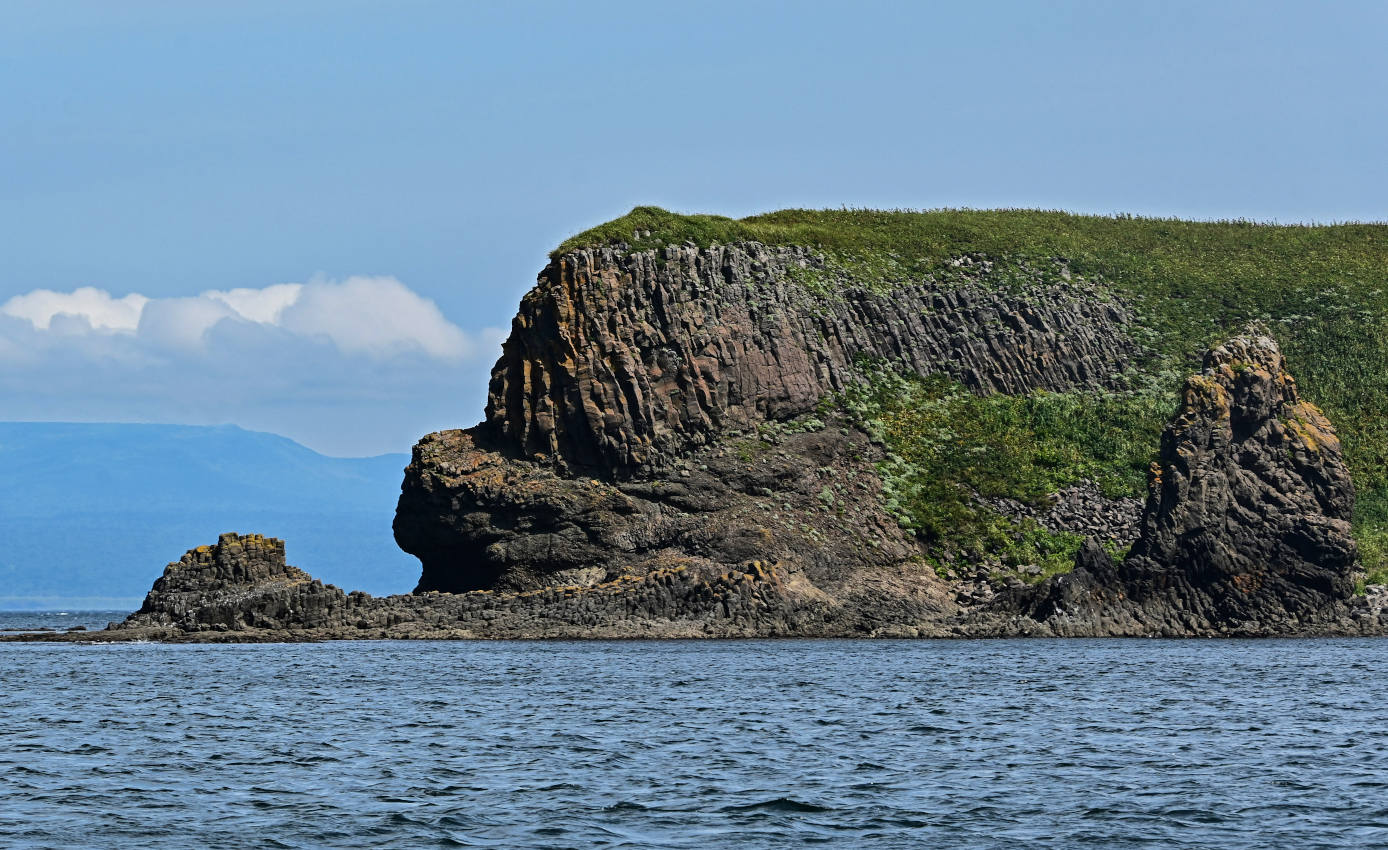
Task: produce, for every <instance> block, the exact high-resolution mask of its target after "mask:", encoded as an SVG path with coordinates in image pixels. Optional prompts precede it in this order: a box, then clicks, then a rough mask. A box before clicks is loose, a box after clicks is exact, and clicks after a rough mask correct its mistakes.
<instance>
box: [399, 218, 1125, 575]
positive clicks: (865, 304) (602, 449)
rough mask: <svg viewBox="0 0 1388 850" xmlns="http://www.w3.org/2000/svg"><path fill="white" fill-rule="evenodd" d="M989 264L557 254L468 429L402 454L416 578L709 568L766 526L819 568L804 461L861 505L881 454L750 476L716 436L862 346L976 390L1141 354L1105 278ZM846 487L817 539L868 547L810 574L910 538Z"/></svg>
mask: <svg viewBox="0 0 1388 850" xmlns="http://www.w3.org/2000/svg"><path fill="white" fill-rule="evenodd" d="M990 270H991V266H987V265H985V264H980V266H979V269H978V271H977V272H976V273H975V274H973V275H972V276H970V275H964V276H962V277H960V278H958V279H954V280H951V281H950V282H947V283H946V282H939V281H933V280H921V281H917V282H914V283H911V282H903V283H900V284H898V285H896V286H893V287H890V288H887V287H878V288H877V289H875V290H870V289H868V288H864V287H863V286H862V285H857V286H855V285H852V282H851V281H850V282H849V283H847V284H844V285H842V286H835V287H833V288H831V289H826V288H824V287H816V286H815V285H814V280H815V279H816V278H815V277H814V276H816V275H819V276H824V275H830V274H833V273H834V272H833V270H832V269H830V268H827V267H826V266H825V261H824V259H823V257H822V256H820V255H818V254H816V253H814V252H812V251H810V250H809V249H807V248H799V247H781V248H771V247H767V246H765V245H761V244H758V243H754V242H753V243H744V244H738V245H724V246H714V247H709V248H694V247H676V246H670V247H667V248H665V249H664V250H663V251H640V252H625V251H622V250H619V249H615V248H596V249H584V250H578V251H574V252H572V253H569V254H566V255H563V256H561V257H559V258H557V259H556V260H555V261H554V262H552V263H551V264H550V265H549V266H548V267H547V268H546V269H545V271H544V272H543V273H542V274H541V275H540V278H539V282H538V283H537V285H536V287H535V288H534V289H533V290H532V291H531V292H530V293H529V294H528V295H526V296H525V298H524V300H523V301H522V303H521V308H520V312H519V314H518V315H517V317H516V319H515V321H514V323H513V327H512V332H511V336H510V338H509V339H508V340H507V341H506V343H505V344H504V346H503V353H502V356H501V359H500V360H499V361H498V362H497V364H496V367H495V368H494V370H493V372H492V380H491V390H490V396H489V401H488V405H487V412H486V420H485V422H484V423H483V424H482V425H480V426H478V427H477V428H474V429H472V430H470V431H467V432H443V433H440V434H433V435H430V436H428V437H425V438H424V439H423V440H422V441H420V443H419V445H417V446H416V447H415V453H414V458H413V460H412V462H411V464H410V467H409V469H408V470H407V471H406V476H405V483H404V487H403V491H402V494H401V498H400V507H399V509H398V511H397V514H396V522H395V532H396V540H397V541H398V542H399V544H400V546H401V547H402V548H403V549H405V550H406V551H407V552H411V553H412V554H415V555H416V556H418V557H419V558H420V560H421V561H422V563H423V574H422V577H421V580H420V584H419V587H418V590H419V591H428V590H441V591H461V590H474V589H479V588H489V587H496V588H517V589H519V588H527V587H532V586H544V585H546V584H566V583H571V582H575V581H577V582H580V583H582V582H596V581H602V580H610V579H612V578H614V577H616V576H618V575H622V574H624V573H627V572H636V573H639V572H641V571H642V570H643V569H645V567H644V566H643V565H644V564H645V563H646V562H647V561H649V560H650V558H652V557H655V556H657V555H659V556H662V557H663V556H666V555H671V554H676V553H677V554H681V555H687V556H691V557H699V558H704V559H707V560H709V562H710V563H712V564H721V565H723V566H726V565H729V564H731V563H734V562H736V561H737V560H739V559H741V558H744V557H749V556H750V555H748V553H747V552H744V551H743V550H744V549H747V548H748V546H749V545H750V544H749V543H748V541H756V540H760V539H763V538H765V539H767V541H768V542H766V543H764V544H758V545H763V546H766V547H770V548H769V549H767V550H765V551H762V552H761V554H762V555H763V556H767V557H774V553H773V552H772V551H771V550H773V549H776V550H779V549H786V550H787V551H790V550H794V552H795V557H794V558H792V559H791V560H792V561H794V562H796V563H807V564H818V563H821V562H823V561H824V560H825V556H824V555H823V552H824V551H825V550H827V549H834V548H842V547H839V546H838V544H833V545H831V544H825V543H822V542H818V541H816V540H815V539H814V538H812V537H805V538H804V540H803V541H801V539H800V538H801V537H802V536H804V535H805V534H807V532H806V531H804V530H803V529H809V530H815V531H816V532H817V533H818V529H819V526H821V525H822V524H823V510H824V508H825V504H824V503H823V501H822V500H819V499H818V498H817V497H818V496H819V494H820V491H821V490H823V488H824V487H825V486H826V482H823V481H820V482H818V483H815V481H812V480H810V479H813V478H815V476H813V475H811V476H809V477H808V478H807V477H806V475H805V472H806V469H805V467H806V466H808V468H809V469H811V470H814V469H821V468H830V467H833V468H835V469H836V470H841V471H842V472H844V473H845V474H848V475H849V476H850V477H851V478H857V477H860V476H865V480H864V483H863V485H862V486H863V487H865V488H867V490H866V491H864V490H858V491H855V498H856V496H857V495H862V493H863V492H876V491H878V490H880V486H881V485H880V481H877V480H876V477H875V473H873V471H872V467H871V463H870V459H869V458H868V456H869V455H872V454H874V453H875V452H877V451H878V450H877V449H876V448H875V447H872V446H867V445H866V443H864V445H863V446H862V447H858V448H853V449H851V453H852V454H853V456H854V460H852V461H851V462H850V461H847V460H844V459H842V458H840V459H838V460H834V461H832V462H828V461H825V460H824V457H822V456H824V455H826V453H827V455H828V456H832V457H839V455H841V454H842V452H841V451H840V450H839V449H835V448H832V447H831V446H832V445H836V444H835V442H834V439H831V438H829V437H825V438H820V439H817V440H815V441H811V442H813V447H811V448H808V449H807V451H808V452H809V454H807V455H804V456H802V457H800V458H799V459H798V460H797V459H790V460H789V461H788V462H787V466H788V471H786V472H785V473H784V475H783V476H782V478H775V479H774V480H765V481H761V482H760V483H758V484H757V485H755V488H754V489H751V490H749V489H746V488H745V487H742V486H741V485H740V482H741V481H743V479H745V478H746V477H747V476H746V471H745V470H742V469H740V468H739V464H737V463H730V462H729V460H728V451H729V446H730V445H731V444H733V443H735V442H738V441H740V440H745V439H747V438H748V437H749V436H751V438H752V439H755V435H756V429H757V428H758V427H759V426H762V425H764V424H767V423H778V422H783V421H786V420H791V419H794V418H795V417H797V416H803V415H806V414H809V413H811V412H813V411H814V410H815V409H816V407H817V406H818V405H820V404H821V403H822V402H823V401H824V400H825V399H826V397H829V396H831V395H832V394H833V393H835V392H836V391H838V390H840V389H842V388H844V387H845V386H847V385H848V384H850V383H852V382H854V381H856V380H858V369H859V366H860V365H861V364H862V359H863V358H869V359H871V360H873V361H877V362H882V361H885V362H889V363H891V364H893V365H894V366H895V367H896V368H901V369H905V370H908V371H913V372H915V373H917V374H920V375H932V374H939V373H945V374H949V375H951V376H953V377H954V378H956V379H957V380H959V381H960V382H962V383H963V384H964V385H966V386H968V387H971V388H973V389H975V390H976V391H979V392H1027V391H1031V390H1036V389H1049V390H1064V389H1071V388H1075V387H1103V386H1109V385H1111V384H1113V383H1115V382H1116V381H1119V380H1121V375H1122V373H1123V372H1124V371H1125V370H1126V368H1127V367H1128V366H1129V365H1130V363H1131V362H1132V360H1133V358H1134V357H1136V356H1137V355H1138V353H1139V349H1138V346H1137V345H1136V344H1135V343H1133V342H1132V340H1131V335H1130V334H1128V333H1127V332H1126V330H1127V327H1128V325H1129V323H1130V322H1131V321H1132V313H1131V310H1130V309H1129V308H1128V306H1127V305H1125V304H1124V303H1123V302H1122V301H1120V300H1118V299H1116V298H1114V297H1112V296H1110V295H1108V294H1107V293H1106V292H1105V290H1104V289H1103V288H1102V287H1100V286H1097V285H1095V284H1092V283H1090V282H1087V281H1084V280H1081V279H1079V278H1076V277H1073V276H1070V275H1069V273H1068V271H1065V270H1064V269H1063V268H1061V269H1060V270H1059V272H1057V274H1056V275H1055V276H1054V277H1055V280H1054V281H1053V282H1052V283H1050V284H1049V285H1045V286H1043V285H1039V284H1036V283H1034V282H1033V283H1028V284H1024V285H1013V284H1010V285H1002V284H1000V283H998V282H996V281H991V280H989V279H988V278H987V275H988V273H989V271H990ZM831 430H832V431H833V432H834V433H837V432H838V429H831ZM835 439H838V438H835ZM845 439H846V438H845ZM802 442H803V441H802ZM850 442H851V441H850ZM859 442H862V441H861V439H860V440H859ZM839 443H844V439H839ZM799 445H800V442H796V443H795V446H799ZM806 445H807V446H809V443H806ZM845 445H846V443H845ZM783 454H784V452H783ZM740 466H741V467H747V466H752V464H748V463H746V462H743V463H741V464H740ZM849 467H852V469H851V470H850V469H849ZM671 479H673V481H671ZM866 479H871V481H870V482H869V481H868V480H866ZM763 491H764V495H763ZM759 496H760V497H762V498H763V499H766V498H771V499H773V500H774V501H775V502H776V503H777V504H778V505H779V506H780V508H781V509H780V510H779V511H777V513H778V514H784V515H786V517H788V518H791V517H793V518H794V519H793V521H789V520H788V521H789V522H790V525H791V526H792V527H793V528H792V530H789V531H784V532H783V533H777V532H772V531H768V530H767V529H768V524H767V523H765V522H763V521H761V520H759V519H756V517H757V514H758V511H759V510H760V509H758V508H756V504H755V503H757V502H758V501H759V499H758V498H757V497H759ZM850 501H853V500H850ZM862 501H864V502H865V504H864V505H863V506H862V510H861V512H860V513H861V517H860V518H854V519H853V520H851V521H850V524H849V526H848V527H847V528H843V527H842V526H841V527H840V528H839V529H837V533H833V532H828V531H827V530H826V533H830V534H832V536H834V537H838V538H842V537H844V536H845V535H847V536H848V537H850V538H851V539H853V540H856V541H859V544H861V541H862V540H864V539H873V540H874V541H876V548H874V549H870V550H869V549H867V548H866V547H863V546H862V545H855V546H853V547H849V548H853V549H855V550H861V551H855V552H844V553H839V557H840V560H838V562H837V566H836V567H835V568H833V569H827V570H825V571H823V572H825V574H826V575H828V574H841V575H845V576H846V575H851V574H854V573H855V572H856V571H858V569H859V568H861V567H871V568H876V567H879V566H881V564H882V563H893V564H901V563H904V562H905V561H907V560H909V559H910V558H911V557H912V555H913V553H914V546H913V545H912V544H911V543H910V541H909V540H907V539H906V538H905V537H904V536H903V535H902V533H901V530H900V529H899V528H898V527H897V526H896V523H895V522H894V521H892V520H891V519H890V518H888V517H886V516H885V515H884V514H883V512H882V511H881V508H880V506H877V505H875V504H874V505H873V506H872V507H869V506H867V505H866V502H869V501H872V500H862ZM836 510H837V511H842V510H844V505H838V507H837V508H836ZM773 524H774V523H773ZM768 535H769V537H768ZM730 540H731V541H740V542H735V543H728V542H727V541H730ZM753 548H754V549H755V546H754V547H753ZM927 572H928V571H927Z"/></svg>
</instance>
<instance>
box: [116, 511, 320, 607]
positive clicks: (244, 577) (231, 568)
mask: <svg viewBox="0 0 1388 850" xmlns="http://www.w3.org/2000/svg"><path fill="white" fill-rule="evenodd" d="M344 596H345V594H343V592H342V591H341V590H338V589H337V588H335V587H333V586H332V585H324V584H323V583H322V582H320V581H318V580H316V579H314V578H313V577H312V576H310V575H309V574H308V573H306V572H304V571H303V570H301V569H299V568H298V567H291V566H289V565H287V564H286V563H285V559H284V542H283V541H281V540H278V539H276V538H274V537H263V536H261V535H259V534H247V535H239V534H234V533H230V534H223V535H221V537H219V538H218V539H217V543H216V544H215V545H212V546H199V547H197V548H196V549H189V550H188V551H187V552H185V553H184V555H183V557H182V558H180V559H178V560H177V561H174V562H173V563H171V564H169V565H168V566H167V567H165V568H164V574H163V575H162V576H160V577H159V578H158V579H156V580H155V582H154V587H153V589H151V590H150V592H149V594H148V595H147V596H146V597H145V602H144V605H142V606H140V610H139V611H137V612H135V613H134V614H131V615H130V617H129V618H127V620H126V622H125V625H126V626H174V627H176V628H178V629H181V630H186V631H199V630H203V629H215V628H221V629H245V628H260V629H279V628H288V627H290V626H299V627H302V626H314V625H322V624H324V623H329V622H332V621H333V620H334V619H335V617H336V614H335V610H334V609H336V608H340V607H341V605H342V599H343V597H344Z"/></svg>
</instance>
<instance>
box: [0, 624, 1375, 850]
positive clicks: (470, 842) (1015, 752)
mask: <svg viewBox="0 0 1388 850" xmlns="http://www.w3.org/2000/svg"><path fill="white" fill-rule="evenodd" d="M120 618H121V615H120V614H118V613H114V612H65V613H64V614H63V615H62V616H59V615H58V614H57V613H56V612H51V613H48V614H32V613H26V614H8V615H3V616H0V629H9V630H14V629H20V628H36V627H40V626H46V627H48V628H55V629H67V628H71V627H73V626H77V625H85V626H87V627H88V628H89V629H93V630H95V629H99V628H100V627H102V626H104V625H105V624H106V622H108V621H110V620H113V619H116V620H118V619H120ZM91 637H92V638H93V639H94V640H97V641H99V639H100V637H101V636H100V635H99V634H96V633H93V634H92V635H91ZM1385 670H1388V641H1385V640H1380V639H1345V640H1340V639H1302V640H1258V641H1243V640H991V641H897V640H874V641H867V640H863V641H852V640H744V641H622V642H618V641H592V642H576V641H555V642H541V641H499V642H417V643H410V642H387V641H361V642H335V643H319V644H256V645H216V646H197V645H164V644H117V643H109V644H103V643H99V642H97V643H92V644H13V643H7V644H0V847H5V848H70V847H101V848H141V850H145V848H188V847H217V848H262V847H276V848H329V847H332V848H336V847H498V848H547V850H548V849H549V848H596V847H602V848H608V847H612V848H616V847H627V848H638V847H639V848H700V850H703V849H704V848H739V849H740V850H745V848H772V847H775V848H785V847H798V846H801V845H828V846H833V847H849V848H853V847H883V848H897V847H902V848H906V847H1026V848H1034V847H1105V848H1124V847H1157V848H1163V850H1165V849H1166V848H1235V847H1237V848H1245V847H1250V848H1251V847H1260V848H1261V847H1296V848H1315V847H1326V848H1331V847H1334V848H1342V847H1386V846H1388V717H1386V714H1388V677H1385V675H1384V671H1385Z"/></svg>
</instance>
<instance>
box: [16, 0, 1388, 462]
mask: <svg viewBox="0 0 1388 850" xmlns="http://www.w3.org/2000/svg"><path fill="white" fill-rule="evenodd" d="M1385 32H1388V4H1384V3H1380V2H1366V3H1352V2H1342V3H1325V4H1307V3H1278V2H1247V3H1244V2H1230V3H1221V2H1198V3H1185V2H1161V3H1108V2H1104V3H1064V2H1057V3H1041V2H1017V3H1005V2H991V3H990V2H970V3H948V4H943V3H942V4H928V3H906V2H901V3H881V2H863V1H862V0H859V2H853V3H815V2H802V3H789V2H787V3H757V2H737V3H724V2H704V3H697V4H689V3H686V4H663V3H651V2H644V3H637V2H620V3H619V2H607V3H603V2H592V3H523V2H508V3H481V2H477V3H465V2H423V0H394V2H390V3H385V2H379V3H367V2H351V0H334V2H295V0H276V2H258V0H239V2H236V3H186V2H175V0H165V2H142V0H122V2H120V3H110V2H106V0H100V2H81V1H80V0H64V2H52V1H51V0H43V2H30V0H7V2H6V3H4V4H3V5H0V69H3V72H2V73H0V249H3V257H4V264H3V272H4V273H3V275H0V410H4V411H6V413H5V414H4V416H5V418H10V419H69V420H72V419H80V420H92V421H109V420H118V421H157V422H181V423H190V424H202V423H220V422H231V423H235V424H239V425H242V426H245V427H249V428H256V429H262V430H271V431H276V432H279V433H283V434H286V435H288V436H290V437H293V438H295V439H297V440H300V441H301V442H304V443H306V444H308V445H310V446H312V447H314V448H318V449H320V450H323V451H327V452H331V453H339V454H363V453H375V452H384V451H404V450H406V449H407V448H408V446H409V445H410V443H411V442H412V441H413V440H414V439H415V438H416V437H417V436H419V435H420V434H423V433H424V432H426V431H429V430H433V429H436V428H441V427H458V426H466V425H470V424H472V423H474V422H475V421H477V419H478V418H479V416H480V413H481V405H482V402H483V398H484V392H485V386H486V375H487V370H488V369H489V367H490V365H491V362H492V361H493V360H494V359H495V355H496V345H497V341H498V334H499V333H500V331H499V330H498V329H501V328H505V327H507V326H508V325H509V321H510V317H511V315H512V313H513V312H514V308H515V304H516V302H517V300H518V299H519V297H520V296H521V294H522V293H523V292H524V291H525V290H526V289H527V288H529V286H530V285H531V284H532V283H533V282H534V278H535V274H536V272H537V271H538V270H539V269H540V267H541V266H542V265H543V263H544V260H545V254H546V252H547V250H548V249H549V248H550V247H551V246H552V245H553V244H555V243H556V242H558V241H559V240H561V239H563V238H564V237H565V236H567V235H570V234H571V233H573V232H576V231H578V230H581V229H583V228H585V227H588V226H590V225H592V224H596V223H598V222H600V221H603V220H606V219H608V218H611V217H613V216H615V215H619V214H621V213H623V212H625V211H626V210H628V209H630V208H631V207H632V206H635V205H637V204H658V205H661V206H665V207H669V208H672V209H678V210H682V211H707V212H719V213H723V214H728V215H745V214H749V213H753V212H759V211H764V210H770V209H778V208H783V207H790V206H810V207H825V206H830V207H836V206H840V205H845V204H846V205H851V206H882V207H917V208H920V207H938V206H972V207H993V206H1027V207H1032V206H1034V207H1046V208H1063V209H1070V210H1077V211H1084V212H1097V213H1108V212H1117V211H1122V212H1136V213H1144V214H1151V215H1179V216H1187V217H1197V218H1217V217H1247V218H1255V219H1265V220H1266V219H1275V220H1281V221H1308V220H1315V221H1336V220H1347V219H1358V220H1383V219H1385V218H1388V209H1385V207H1388V169H1385V166H1384V162H1385V159H1388V158H1385V156H1384V151H1385V150H1388V110H1385V109H1384V108H1383V94H1382V89H1383V80H1385V79H1388V52H1385V51H1384V50H1383V37H1384V33H1385ZM285 284H295V285H298V286H297V288H294V287H289V288H285V287H283V286H281V285H285ZM276 287H278V288H276ZM79 290H80V291H81V294H74V293H78V292H79ZM243 290H244V292H241V294H239V295H237V294H235V293H237V292H238V291H243ZM45 291H46V293H47V294H45ZM16 297H18V298H19V300H17V301H16V300H13V299H15V298H16ZM151 305H152V306H151ZM132 311H133V312H132ZM373 317H398V318H399V321H395V322H391V321H383V322H379V323H378V322H374V321H372V319H373ZM363 334H365V336H366V339H365V341H363V340H362V335H363Z"/></svg>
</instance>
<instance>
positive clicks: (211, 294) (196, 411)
mask: <svg viewBox="0 0 1388 850" xmlns="http://www.w3.org/2000/svg"><path fill="white" fill-rule="evenodd" d="M500 337H501V332H500V331H499V330H496V329H480V330H478V331H476V332H473V333H466V332H464V331H463V330H462V329H461V328H459V327H458V326H456V325H455V324H453V323H452V322H450V321H449V320H448V319H447V318H446V317H445V316H444V315H443V314H442V312H440V310H439V309H438V306H437V305H435V304H434V302H432V301H430V300H429V299H427V298H424V297H422V296H420V295H419V294H417V293H415V292H413V291H412V290H410V289H409V288H408V287H407V286H405V285H404V284H402V283H401V282H400V281H398V280H396V279H395V278H393V277H350V278H347V279H346V280H341V281H331V280H312V281H309V282H308V283H281V284H275V285H272V286H266V287H264V288H261V289H250V288H247V289H231V290H226V291H220V290H208V291H205V292H203V293H201V294H199V295H195V296H190V297H178V298H153V297H148V296H145V295H142V294H139V293H131V294H127V295H123V296H120V297H117V296H114V295H112V294H111V293H109V292H106V291H104V290H101V289H97V288H94V287H83V288H80V289H76V290H74V291H72V292H53V291H50V290H45V289H39V290H34V291H32V292H27V293H24V294H22V295H16V296H14V297H12V298H10V299H9V300H8V301H5V302H4V303H3V304H0V406H3V407H0V410H3V412H0V418H3V419H40V420H58V419H63V420H76V421H108V420H109V421H151V422H178V423H188V424H210V423H220V422H233V423H235V424H238V425H242V426H244V427H248V428H260V429H264V430H271V431H276V432H278V433H283V434H286V435H287V436H290V437H293V438H295V439H297V440H300V441H301V442H304V443H306V444H308V445H310V446H313V447H314V448H317V449H319V450H320V451H326V452H329V453H334V454H369V453H377V452H385V451H405V450H407V449H408V447H409V444H410V442H411V441H412V440H413V439H414V438H415V437H418V436H419V435H421V434H422V433H424V432H425V431H427V430H431V429H433V428H437V427H443V426H448V427H458V426H466V425H470V424H472V423H473V422H475V421H476V420H477V419H478V418H479V415H480V412H481V399H482V396H483V392H484V389H483V388H484V387H485V382H486V373H487V366H488V365H490V360H491V359H492V358H494V357H495V355H496V353H497V348H496V346H497V343H498V342H499V340H500Z"/></svg>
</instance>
